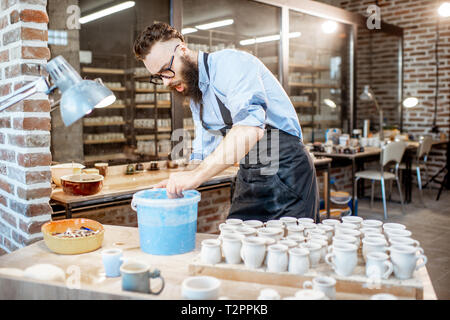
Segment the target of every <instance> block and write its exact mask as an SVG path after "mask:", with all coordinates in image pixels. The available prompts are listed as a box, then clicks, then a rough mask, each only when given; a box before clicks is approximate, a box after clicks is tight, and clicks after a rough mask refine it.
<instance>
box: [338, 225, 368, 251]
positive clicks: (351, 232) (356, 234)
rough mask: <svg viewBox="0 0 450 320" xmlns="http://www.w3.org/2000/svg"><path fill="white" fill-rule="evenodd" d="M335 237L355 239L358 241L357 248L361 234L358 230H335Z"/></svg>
mask: <svg viewBox="0 0 450 320" xmlns="http://www.w3.org/2000/svg"><path fill="white" fill-rule="evenodd" d="M336 235H347V236H352V237H355V238H356V239H358V243H357V246H358V248H359V246H360V245H361V238H362V233H361V231H359V230H352V229H338V230H336Z"/></svg>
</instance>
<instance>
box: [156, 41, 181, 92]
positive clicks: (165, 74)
mask: <svg viewBox="0 0 450 320" xmlns="http://www.w3.org/2000/svg"><path fill="white" fill-rule="evenodd" d="M178 46H179V44H178V45H177V46H176V47H175V49H174V50H173V55H172V58H171V59H170V63H169V67H167V68H166V69H164V70H162V71H161V72H160V73H159V74H155V75H151V76H150V82H151V83H153V84H157V85H161V84H164V81H163V78H165V79H172V78H173V77H175V71H173V70H172V63H173V59H174V58H175V51H177V48H178Z"/></svg>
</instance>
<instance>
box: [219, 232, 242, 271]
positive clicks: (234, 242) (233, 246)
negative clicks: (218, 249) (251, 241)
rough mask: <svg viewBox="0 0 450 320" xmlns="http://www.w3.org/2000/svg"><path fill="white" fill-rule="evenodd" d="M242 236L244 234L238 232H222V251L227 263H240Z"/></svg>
mask: <svg viewBox="0 0 450 320" xmlns="http://www.w3.org/2000/svg"><path fill="white" fill-rule="evenodd" d="M243 238H244V236H243V235H240V234H224V235H223V236H222V251H223V255H224V257H225V261H226V262H227V263H231V264H238V263H241V247H242V239H243Z"/></svg>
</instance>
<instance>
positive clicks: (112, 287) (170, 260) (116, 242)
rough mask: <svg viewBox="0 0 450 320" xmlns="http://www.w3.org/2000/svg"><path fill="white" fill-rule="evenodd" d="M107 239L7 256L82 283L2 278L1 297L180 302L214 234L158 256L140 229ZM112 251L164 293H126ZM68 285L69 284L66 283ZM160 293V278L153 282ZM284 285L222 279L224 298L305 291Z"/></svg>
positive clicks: (9, 263) (109, 229) (4, 262)
mask: <svg viewBox="0 0 450 320" xmlns="http://www.w3.org/2000/svg"><path fill="white" fill-rule="evenodd" d="M104 227H105V238H104V241H103V246H102V248H100V249H98V250H96V251H93V252H90V253H84V254H80V255H59V254H55V253H53V252H51V251H50V250H49V249H48V248H47V246H46V245H45V242H44V241H39V242H36V243H34V244H32V245H29V246H27V247H24V248H22V249H19V250H17V251H14V252H13V253H10V254H6V255H3V256H1V257H0V268H19V269H25V268H27V267H30V266H32V265H34V264H41V263H49V264H53V265H56V266H58V267H60V268H62V269H63V270H64V271H66V282H68V280H69V278H70V276H71V275H73V273H71V272H69V271H70V270H73V269H71V268H74V266H75V267H79V268H80V269H79V270H80V278H81V285H80V287H79V288H69V287H68V286H67V285H66V284H65V283H62V282H54V281H47V282H44V281H40V280H30V279H25V278H21V277H14V276H6V275H2V274H0V299H43V300H46V299H63V300H66V299H91V300H92V299H182V297H181V283H182V281H183V280H184V279H185V278H186V277H188V276H190V274H189V271H188V270H189V264H190V263H191V262H192V261H195V259H197V257H198V255H199V253H200V243H201V241H202V240H204V239H208V238H216V237H217V236H216V235H208V234H197V237H196V249H195V250H194V251H192V252H189V253H185V254H181V255H175V256H155V255H149V254H146V253H144V252H142V251H141V250H140V248H139V233H138V229H137V228H130V227H119V226H109V225H105V226H104ZM109 248H122V249H123V250H124V257H126V258H133V259H136V260H139V261H142V262H145V263H147V264H148V265H150V266H151V269H152V270H153V269H154V268H158V269H159V270H160V271H161V274H162V276H163V277H164V279H165V282H166V285H165V289H164V290H163V292H162V293H161V294H160V295H158V296H155V295H150V294H141V293H133V292H126V291H122V289H121V278H120V277H118V278H106V277H105V275H104V270H103V265H102V259H101V251H102V250H103V249H109ZM417 276H418V278H420V279H421V280H422V283H423V285H424V299H431V300H435V299H436V294H435V292H434V289H433V287H432V284H431V281H430V278H429V276H428V273H427V271H426V268H421V269H420V270H419V271H418V272H417ZM68 283H69V282H68ZM151 283H152V287H153V288H154V289H155V290H156V289H158V286H159V279H158V280H152V282H151ZM301 285H302V284H301V283H298V286H297V288H295V287H292V285H291V286H290V287H287V286H286V287H284V286H277V285H267V284H260V283H254V282H245V281H233V280H222V285H221V289H220V294H219V295H220V296H222V297H228V298H230V299H239V300H253V299H256V298H257V297H258V295H259V292H260V290H261V289H263V288H273V289H275V290H277V291H278V292H279V293H280V295H281V297H282V298H284V297H288V296H293V295H294V294H295V292H296V291H297V290H298V289H299V288H300V287H301ZM337 299H342V300H354V299H369V296H368V295H355V294H349V293H339V292H338V293H337Z"/></svg>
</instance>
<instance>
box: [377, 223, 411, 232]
mask: <svg viewBox="0 0 450 320" xmlns="http://www.w3.org/2000/svg"><path fill="white" fill-rule="evenodd" d="M393 229H396V230H406V226H405V225H404V224H401V223H394V222H388V223H385V224H383V231H386V230H393Z"/></svg>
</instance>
